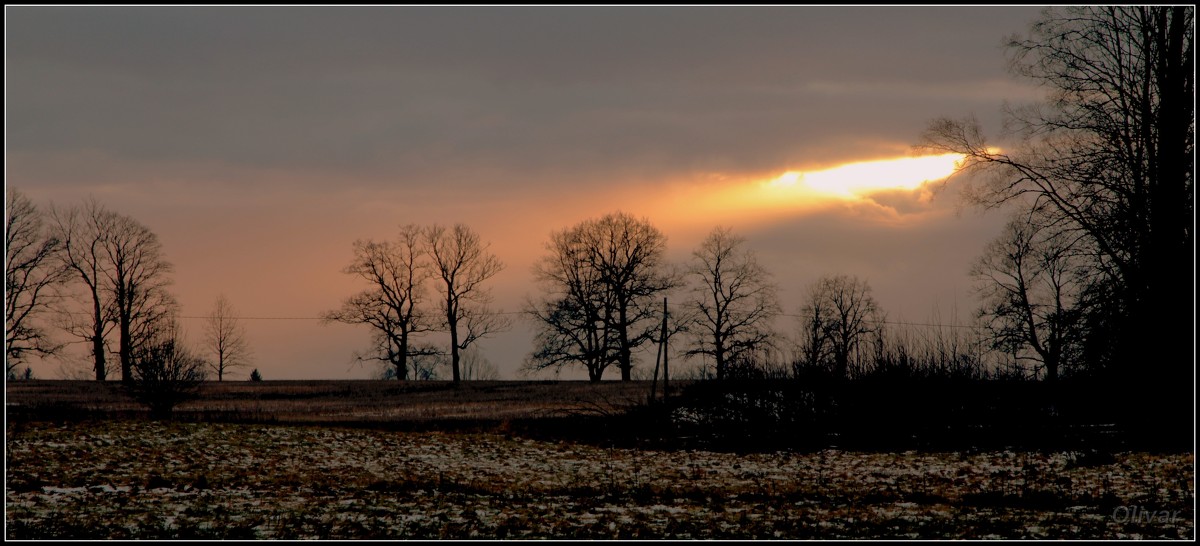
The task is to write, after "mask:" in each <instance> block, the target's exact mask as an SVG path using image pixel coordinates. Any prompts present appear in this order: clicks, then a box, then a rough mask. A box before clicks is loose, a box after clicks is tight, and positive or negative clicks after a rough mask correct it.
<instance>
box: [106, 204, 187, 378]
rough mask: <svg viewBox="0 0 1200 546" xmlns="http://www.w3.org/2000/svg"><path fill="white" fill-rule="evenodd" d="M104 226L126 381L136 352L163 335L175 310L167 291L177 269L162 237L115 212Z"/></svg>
mask: <svg viewBox="0 0 1200 546" xmlns="http://www.w3.org/2000/svg"><path fill="white" fill-rule="evenodd" d="M105 218H106V220H107V221H106V222H105V223H104V224H103V225H102V228H103V233H104V236H103V238H102V245H101V248H102V250H103V252H104V254H105V258H106V262H107V267H106V268H104V269H102V271H103V272H104V274H105V277H106V280H107V289H108V290H109V291H111V292H112V302H113V306H114V307H115V309H116V313H115V315H116V321H117V335H118V338H117V343H118V345H117V352H118V355H119V357H120V359H121V380H122V381H125V382H129V381H131V380H132V379H133V352H134V351H135V350H137V349H138V347H139V346H140V345H141V344H142V343H146V342H148V341H149V340H150V339H151V338H153V337H155V336H157V335H159V333H158V332H156V329H157V328H158V327H159V326H158V322H159V321H163V320H166V319H167V317H169V316H170V315H171V314H172V313H173V312H174V309H175V300H174V298H173V297H172V296H171V294H169V293H168V292H167V291H166V287H167V286H168V285H169V284H170V282H171V281H170V278H169V277H167V274H168V273H170V272H171V269H172V266H171V264H170V262H167V261H166V259H165V258H164V256H163V252H162V244H161V243H159V241H158V236H157V235H155V234H154V232H152V231H150V229H149V228H147V227H146V226H144V225H142V224H141V223H140V222H138V221H137V220H134V219H133V218H130V217H128V216H124V215H120V214H116V213H111V214H109V215H107V216H106V217H105Z"/></svg>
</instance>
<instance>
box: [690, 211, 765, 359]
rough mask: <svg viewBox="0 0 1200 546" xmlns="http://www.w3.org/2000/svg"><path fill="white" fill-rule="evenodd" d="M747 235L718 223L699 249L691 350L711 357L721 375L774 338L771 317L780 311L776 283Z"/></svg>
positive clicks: (695, 263)
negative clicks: (749, 245)
mask: <svg viewBox="0 0 1200 546" xmlns="http://www.w3.org/2000/svg"><path fill="white" fill-rule="evenodd" d="M744 244H745V239H743V238H741V237H738V236H735V235H733V233H732V232H731V231H730V230H729V229H728V228H724V227H718V228H715V229H714V230H713V231H712V232H711V233H709V235H708V237H707V238H706V239H705V240H704V241H703V242H702V243H700V246H699V248H697V249H696V250H695V251H694V252H693V253H692V256H693V263H692V264H691V267H690V269H689V274H690V275H691V277H692V279H693V280H694V281H695V282H696V285H695V286H694V287H693V291H692V293H693V299H692V300H691V301H690V302H689V306H690V307H691V308H692V310H693V311H694V312H695V313H696V316H697V319H696V320H695V324H696V327H697V328H698V329H699V332H698V334H699V335H698V336H696V340H695V347H694V348H692V349H690V350H689V351H688V354H689V355H707V356H711V357H712V358H713V360H714V361H715V363H716V373H717V379H724V378H725V377H726V376H727V375H728V373H727V372H728V367H729V366H730V364H731V363H732V362H735V361H736V362H745V361H747V359H748V358H749V357H750V356H751V355H752V354H753V353H754V351H755V350H757V349H759V348H762V347H763V346H764V345H765V344H767V343H768V342H769V341H770V338H771V331H770V322H771V320H772V319H774V318H775V316H776V315H778V314H779V311H780V309H779V304H778V303H777V302H776V295H775V293H776V288H775V285H774V284H772V283H771V282H770V274H769V273H767V271H766V269H764V268H763V267H762V266H761V265H759V264H758V261H757V260H756V259H755V257H754V254H753V253H752V252H751V251H749V250H746V249H744V248H742V246H743V245H744Z"/></svg>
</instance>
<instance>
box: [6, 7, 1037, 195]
mask: <svg viewBox="0 0 1200 546" xmlns="http://www.w3.org/2000/svg"><path fill="white" fill-rule="evenodd" d="M1032 13H1033V11H1032V10H1031V9H1028V8H1025V9H1014V8H948V9H936V8H904V9H900V8H808V7H792V8H783V7H773V8H744V9H742V8H715V7H705V8H474V9H468V8H400V7H395V8H380V7H361V8H344V9H343V8H316V7H295V8H207V7H192V8H30V7H26V8H13V9H10V10H8V23H7V25H8V27H7V29H6V33H7V45H8V56H9V58H8V67H9V68H8V82H9V83H8V101H9V110H8V111H9V122H8V135H9V143H10V148H9V149H10V151H16V152H24V151H36V152H50V151H60V152H61V151H76V150H89V151H101V152H103V153H107V154H110V155H113V156H115V157H117V158H125V159H129V160H133V161H139V162H147V161H149V162H154V161H206V160H214V159H219V160H220V161H223V162H228V163H231V164H234V165H243V166H246V167H254V168H260V167H269V168H296V169H309V170H311V169H316V170H328V171H331V172H341V173H344V172H347V171H357V172H361V173H365V174H369V175H373V176H375V177H378V178H380V179H385V178H386V179H387V180H389V181H392V182H393V183H394V181H395V180H396V179H397V178H400V179H403V178H404V177H405V176H411V177H412V179H413V182H411V183H425V182H424V181H425V180H427V179H428V178H429V177H432V176H435V175H437V174H438V173H443V174H444V172H445V171H446V170H448V169H450V170H452V169H454V168H456V167H463V166H477V165H485V166H488V167H489V168H494V169H499V170H507V171H512V172H522V171H525V170H528V169H542V170H550V171H554V172H560V173H568V172H570V171H572V170H580V169H584V170H596V169H600V170H604V169H614V170H620V169H630V168H632V169H635V170H640V171H642V172H645V173H646V174H647V175H655V174H661V173H662V172H667V171H670V172H675V171H678V170H679V169H680V168H685V169H696V170H746V169H764V168H774V167H775V166H777V165H779V164H781V163H787V162H798V161H812V160H814V159H816V160H837V159H843V158H846V157H854V155H855V152H857V151H858V150H854V149H853V148H852V143H854V142H856V141H857V140H859V139H860V138H861V137H860V135H863V134H866V133H870V134H872V135H873V136H875V137H876V138H882V139H891V140H894V141H897V142H907V141H911V140H914V138H915V134H916V133H917V132H918V131H919V129H920V127H922V126H923V123H924V122H925V121H926V120H927V119H928V118H929V117H930V116H931V115H933V113H952V114H957V113H964V112H968V111H980V110H982V112H981V114H984V115H985V116H986V115H987V114H988V113H990V112H992V111H994V110H995V109H996V107H997V106H998V101H997V100H996V97H995V96H994V95H991V94H987V93H980V92H979V90H980V89H987V88H988V86H989V83H988V82H994V81H995V80H996V79H997V78H1002V77H1004V74H1003V71H1002V69H1001V67H1002V57H1001V52H1000V49H999V47H998V46H999V43H1000V38H1001V36H1003V34H1004V33H1007V32H1010V31H1013V30H1019V29H1020V28H1022V27H1023V26H1024V24H1025V21H1026V20H1027V19H1028V18H1029V17H1030V16H1031V15H1032ZM981 35H982V36H990V38H988V39H982V38H981ZM831 82H836V83H831ZM864 94H865V96H864ZM985 119H986V117H985ZM830 142H833V143H837V144H838V146H841V147H846V148H845V152H844V155H843V156H842V157H828V156H829V155H830V152H829V151H828V143H830ZM466 183H468V182H464V184H466Z"/></svg>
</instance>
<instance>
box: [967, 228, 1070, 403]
mask: <svg viewBox="0 0 1200 546" xmlns="http://www.w3.org/2000/svg"><path fill="white" fill-rule="evenodd" d="M1036 224H1037V222H1033V221H1030V219H1029V218H1028V215H1027V214H1017V215H1016V216H1015V217H1014V218H1013V219H1012V220H1011V221H1010V222H1009V223H1008V225H1007V226H1006V227H1005V230H1004V233H1003V234H1002V235H1001V236H1000V238H998V239H996V240H995V241H993V242H992V243H991V244H990V245H988V247H987V250H986V251H985V252H984V254H983V255H982V256H981V257H980V258H979V260H978V261H977V262H976V263H975V265H974V266H973V267H972V269H971V275H972V276H973V277H974V278H975V279H976V281H977V283H978V285H977V289H978V291H979V293H980V295H981V296H982V298H983V307H982V308H981V309H980V317H981V318H982V319H983V321H984V325H985V327H986V328H987V331H988V332H990V334H991V341H992V344H993V346H994V347H995V348H998V349H1001V350H1005V351H1007V352H1009V353H1011V354H1012V355H1013V356H1014V357H1015V358H1017V359H1018V360H1024V359H1031V360H1034V361H1036V362H1038V363H1039V364H1040V365H1041V366H1042V367H1043V368H1044V369H1045V372H1046V373H1045V378H1046V380H1047V381H1053V380H1055V379H1058V376H1059V373H1060V370H1061V368H1062V367H1063V366H1064V365H1067V364H1068V363H1069V362H1070V361H1071V359H1072V356H1073V354H1072V353H1073V352H1075V351H1077V350H1078V348H1079V342H1080V333H1081V332H1080V328H1081V324H1082V308H1081V306H1080V303H1081V301H1080V300H1081V297H1082V296H1083V293H1084V290H1083V288H1084V284H1085V279H1084V278H1083V277H1082V276H1081V273H1082V271H1081V268H1080V266H1079V261H1078V260H1077V259H1076V255H1075V252H1076V249H1077V245H1075V244H1073V243H1074V242H1073V241H1070V240H1068V239H1066V238H1065V237H1064V234H1063V233H1061V232H1059V231H1056V230H1042V229H1039V228H1038V226H1037V225H1036Z"/></svg>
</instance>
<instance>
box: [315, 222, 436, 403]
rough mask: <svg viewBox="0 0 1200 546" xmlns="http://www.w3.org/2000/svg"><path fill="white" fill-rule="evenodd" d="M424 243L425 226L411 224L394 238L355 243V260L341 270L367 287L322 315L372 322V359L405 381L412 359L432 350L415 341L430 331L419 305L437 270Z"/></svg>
mask: <svg viewBox="0 0 1200 546" xmlns="http://www.w3.org/2000/svg"><path fill="white" fill-rule="evenodd" d="M423 244H424V243H423V238H422V235H421V228H420V227H419V226H416V225H412V224H409V225H406V226H403V227H401V228H400V234H399V237H398V238H397V239H396V240H395V241H382V242H375V241H371V240H367V241H355V242H354V259H353V261H352V262H351V263H350V265H349V266H347V267H346V268H345V269H344V270H343V272H345V273H346V274H349V275H355V276H358V277H359V278H361V279H362V280H364V281H366V283H367V284H368V286H369V288H367V289H366V290H364V291H362V292H360V293H358V294H355V295H354V296H351V297H350V298H349V299H347V300H346V301H345V302H344V303H343V304H342V307H341V308H340V309H337V310H334V311H330V312H327V313H325V314H324V315H323V318H324V319H325V320H327V321H337V322H343V323H346V324H366V325H369V326H371V327H372V330H373V332H374V339H375V350H374V351H373V354H372V356H371V358H373V359H378V360H382V361H384V362H386V363H387V364H388V365H389V366H391V367H392V368H393V372H392V376H393V377H395V378H397V379H402V380H403V379H408V378H409V377H410V372H412V371H415V370H413V369H412V368H413V366H411V365H410V362H409V361H410V359H411V357H413V356H417V355H424V354H428V353H429V351H430V349H429V348H428V347H418V346H417V345H416V344H415V342H414V341H415V340H414V339H413V336H414V335H416V334H419V333H421V332H427V331H429V330H430V329H431V325H430V324H429V319H428V318H427V317H426V315H425V310H424V308H423V307H422V306H421V303H422V301H423V300H424V294H425V290H424V284H425V282H426V281H427V280H428V279H429V278H431V276H432V274H433V272H432V270H431V266H430V263H429V261H428V260H427V259H426V255H425V250H424V247H423ZM359 358H360V359H361V358H362V356H361V355H360V356H359Z"/></svg>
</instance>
